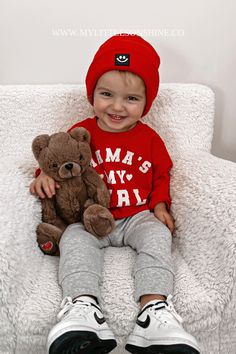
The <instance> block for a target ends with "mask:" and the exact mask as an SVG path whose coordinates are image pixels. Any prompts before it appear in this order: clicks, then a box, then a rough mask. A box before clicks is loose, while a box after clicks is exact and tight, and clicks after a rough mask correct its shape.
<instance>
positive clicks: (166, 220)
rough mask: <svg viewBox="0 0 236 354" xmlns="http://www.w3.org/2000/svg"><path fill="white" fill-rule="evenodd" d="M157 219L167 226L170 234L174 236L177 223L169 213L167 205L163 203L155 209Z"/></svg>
mask: <svg viewBox="0 0 236 354" xmlns="http://www.w3.org/2000/svg"><path fill="white" fill-rule="evenodd" d="M154 215H155V217H156V218H157V219H158V220H160V221H161V222H162V223H163V224H165V225H166V226H167V227H168V229H169V230H170V232H171V233H172V234H173V232H174V229H175V222H174V218H173V216H172V215H171V214H170V213H169V212H168V211H167V209H166V204H165V203H163V202H161V203H158V204H157V205H156V206H155V208H154Z"/></svg>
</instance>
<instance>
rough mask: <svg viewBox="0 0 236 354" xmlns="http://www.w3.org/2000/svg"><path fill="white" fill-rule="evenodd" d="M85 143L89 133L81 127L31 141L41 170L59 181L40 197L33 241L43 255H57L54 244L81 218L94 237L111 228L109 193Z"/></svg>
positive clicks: (102, 234)
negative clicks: (52, 191) (49, 195)
mask: <svg viewBox="0 0 236 354" xmlns="http://www.w3.org/2000/svg"><path fill="white" fill-rule="evenodd" d="M89 143H90V134H89V132H88V131H87V130H86V129H85V128H82V127H80V128H75V129H74V130H72V131H71V132H70V133H63V132H61V133H56V134H52V135H51V136H49V135H39V136H37V137H36V138H35V139H34V140H33V143H32V150H33V154H34V156H35V158H36V160H37V161H38V163H39V166H40V168H41V170H42V171H43V172H44V173H45V174H47V175H48V176H50V177H52V178H53V179H54V180H55V181H57V182H58V183H59V184H60V188H59V189H58V190H57V192H56V195H54V196H53V197H52V198H45V199H41V202H42V221H43V222H42V223H41V224H39V225H38V227H37V241H38V244H39V247H40V248H41V250H42V251H43V252H44V253H45V254H50V255H59V247H58V244H59V241H60V238H61V235H62V233H63V231H64V230H65V228H66V227H67V225H69V224H72V223H75V222H78V221H82V222H83V224H84V227H85V229H86V230H87V231H89V232H90V233H91V234H93V235H94V236H96V237H98V238H101V237H104V236H106V235H108V234H109V233H110V232H111V231H112V230H113V228H114V218H113V216H112V214H111V213H110V211H109V210H108V209H107V208H108V207H109V203H110V194H109V191H108V190H107V187H106V185H105V183H104V182H103V180H102V179H101V177H100V176H99V175H98V174H97V172H96V171H95V169H94V168H93V167H91V166H90V161H91V157H92V154H91V149H90V145H89ZM78 237H79V235H78Z"/></svg>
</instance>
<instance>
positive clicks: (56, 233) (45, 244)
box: [36, 222, 63, 256]
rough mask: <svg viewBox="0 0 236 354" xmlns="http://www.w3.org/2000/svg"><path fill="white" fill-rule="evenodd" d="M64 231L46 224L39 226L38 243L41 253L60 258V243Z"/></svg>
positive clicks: (37, 231)
mask: <svg viewBox="0 0 236 354" xmlns="http://www.w3.org/2000/svg"><path fill="white" fill-rule="evenodd" d="M62 232H63V231H62V230H61V229H59V228H58V227H56V226H54V225H51V224H47V223H45V222H43V223H41V224H39V225H38V227H37V230H36V233H37V242H38V245H39V247H40V249H41V251H42V252H43V253H45V254H47V255H52V256H59V247H58V244H59V241H60V238H61V235H62Z"/></svg>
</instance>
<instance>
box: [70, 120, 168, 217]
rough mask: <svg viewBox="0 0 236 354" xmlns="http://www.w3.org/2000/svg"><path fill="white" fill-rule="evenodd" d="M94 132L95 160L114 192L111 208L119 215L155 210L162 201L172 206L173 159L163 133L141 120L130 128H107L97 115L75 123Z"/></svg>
mask: <svg viewBox="0 0 236 354" xmlns="http://www.w3.org/2000/svg"><path fill="white" fill-rule="evenodd" d="M76 127H84V128H86V129H87V130H88V131H89V132H90V134H91V149H92V156H93V160H92V164H93V167H94V168H95V169H96V171H97V172H98V173H99V174H100V176H101V177H102V178H103V180H104V182H105V183H106V185H107V187H108V189H109V190H110V193H111V204H110V210H111V212H112V214H113V216H114V218H115V219H121V218H125V217H128V216H131V215H134V214H136V213H138V212H140V211H143V210H147V209H150V210H153V209H154V207H155V205H156V204H157V203H159V202H165V203H166V205H167V207H168V208H170V204H171V200H170V195H169V182H170V176H169V171H170V169H171V167H172V161H171V159H170V156H169V154H168V152H167V150H166V147H165V145H164V143H163V141H162V140H161V138H160V136H159V135H158V134H157V133H156V132H155V131H154V130H153V129H151V128H150V127H149V126H148V125H146V124H143V123H142V122H140V121H139V122H138V123H137V125H136V126H135V127H134V128H132V129H131V130H128V131H126V132H120V133H119V132H117V133H112V132H106V131H103V130H101V129H100V128H99V126H98V125H97V121H96V118H95V117H94V118H87V119H85V120H83V121H82V122H79V123H77V124H75V125H73V126H72V127H71V128H70V129H69V131H71V130H72V129H74V128H76Z"/></svg>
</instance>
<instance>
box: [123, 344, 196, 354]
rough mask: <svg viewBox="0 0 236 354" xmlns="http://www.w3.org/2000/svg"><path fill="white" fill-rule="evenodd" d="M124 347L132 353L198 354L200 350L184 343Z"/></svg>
mask: <svg viewBox="0 0 236 354" xmlns="http://www.w3.org/2000/svg"><path fill="white" fill-rule="evenodd" d="M125 349H126V350H128V351H129V352H130V353H133V354H143V353H144V351H145V353H146V354H200V352H199V351H198V350H196V349H194V348H192V347H190V346H188V345H186V344H173V345H168V346H167V345H151V346H149V347H137V346H135V345H133V344H126V346H125Z"/></svg>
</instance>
